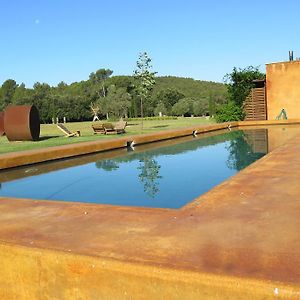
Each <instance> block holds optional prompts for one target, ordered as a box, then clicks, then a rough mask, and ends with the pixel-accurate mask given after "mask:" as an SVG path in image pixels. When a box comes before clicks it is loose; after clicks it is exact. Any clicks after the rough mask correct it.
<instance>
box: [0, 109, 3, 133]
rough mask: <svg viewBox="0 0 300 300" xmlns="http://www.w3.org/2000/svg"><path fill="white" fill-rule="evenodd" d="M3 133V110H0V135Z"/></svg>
mask: <svg viewBox="0 0 300 300" xmlns="http://www.w3.org/2000/svg"><path fill="white" fill-rule="evenodd" d="M3 134H4V112H3V111H0V136H1V135H3Z"/></svg>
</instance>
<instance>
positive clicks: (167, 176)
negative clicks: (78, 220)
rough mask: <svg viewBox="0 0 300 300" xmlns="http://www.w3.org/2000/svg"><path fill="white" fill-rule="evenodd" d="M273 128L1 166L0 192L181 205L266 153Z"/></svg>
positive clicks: (84, 200) (96, 201) (140, 203)
mask: <svg viewBox="0 0 300 300" xmlns="http://www.w3.org/2000/svg"><path fill="white" fill-rule="evenodd" d="M276 127H277V126H276ZM272 130H273V129H272V128H268V129H267V128H258V129H251V130H236V129H234V130H232V131H222V132H216V133H211V134H203V135H199V136H198V137H194V138H193V137H186V138H178V139H174V140H171V141H166V142H160V143H152V144H149V145H147V146H137V147H136V148H135V149H132V148H128V149H123V150H116V151H109V152H106V153H100V154H96V155H89V156H82V157H78V158H74V159H67V160H62V161H58V162H53V163H43V164H37V165H32V166H29V167H25V168H24V167H22V168H17V169H15V170H12V171H2V172H0V182H2V184H1V189H0V196H3V197H4V196H6V197H16V198H31V199H44V200H58V201H71V202H87V203H99V204H100V203H101V204H111V205H122V206H144V207H159V208H180V207H182V206H184V205H186V204H187V203H188V202H190V201H192V200H193V199H195V198H196V197H198V196H200V195H201V194H203V193H205V192H207V191H209V190H210V189H211V188H213V187H214V186H216V185H218V184H219V183H221V182H222V181H224V180H225V179H227V178H229V177H230V176H232V175H234V174H236V173H237V172H238V171H240V170H242V169H243V168H245V167H247V166H248V165H250V164H251V163H253V162H254V161H256V160H258V159H259V158H261V157H263V156H264V155H265V154H267V153H268V152H269V150H270V143H271V144H272V141H270V140H269V135H270V131H272ZM277 130H278V127H277ZM280 130H281V132H284V131H285V130H286V129H285V128H280ZM271 147H273V146H271Z"/></svg>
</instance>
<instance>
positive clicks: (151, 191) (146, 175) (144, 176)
mask: <svg viewBox="0 0 300 300" xmlns="http://www.w3.org/2000/svg"><path fill="white" fill-rule="evenodd" d="M160 168H161V166H160V165H159V164H158V162H157V161H156V160H155V159H154V158H153V157H152V156H147V155H145V156H143V158H142V159H141V160H140V165H139V166H138V170H139V171H140V174H139V180H140V182H141V183H142V184H143V185H144V192H145V193H146V194H147V195H148V196H149V197H151V198H154V197H155V195H156V194H157V193H158V192H159V180H158V179H160V178H162V176H160V175H159V171H160Z"/></svg>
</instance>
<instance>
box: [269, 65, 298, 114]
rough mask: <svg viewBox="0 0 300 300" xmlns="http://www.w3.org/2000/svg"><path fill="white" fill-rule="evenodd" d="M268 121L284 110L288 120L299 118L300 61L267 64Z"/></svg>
mask: <svg viewBox="0 0 300 300" xmlns="http://www.w3.org/2000/svg"><path fill="white" fill-rule="evenodd" d="M266 72H267V112H268V120H274V119H275V118H276V117H277V116H278V115H279V113H280V111H281V110H282V109H283V108H284V109H285V110H286V112H287V116H288V118H289V119H299V118H300V61H292V62H282V63H274V64H267V66H266Z"/></svg>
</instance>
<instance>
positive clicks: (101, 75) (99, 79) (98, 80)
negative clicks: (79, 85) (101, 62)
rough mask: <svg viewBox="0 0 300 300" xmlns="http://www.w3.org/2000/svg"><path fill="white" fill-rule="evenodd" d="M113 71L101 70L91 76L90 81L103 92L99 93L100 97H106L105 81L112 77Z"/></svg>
mask: <svg viewBox="0 0 300 300" xmlns="http://www.w3.org/2000/svg"><path fill="white" fill-rule="evenodd" d="M112 73H113V71H112V70H110V69H99V70H97V71H96V72H92V73H91V74H90V80H91V82H92V83H93V84H96V85H100V87H101V89H100V90H101V92H100V91H98V95H99V96H100V97H105V96H106V89H105V81H106V79H108V78H109V77H110V76H111V75H112Z"/></svg>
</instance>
